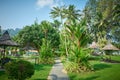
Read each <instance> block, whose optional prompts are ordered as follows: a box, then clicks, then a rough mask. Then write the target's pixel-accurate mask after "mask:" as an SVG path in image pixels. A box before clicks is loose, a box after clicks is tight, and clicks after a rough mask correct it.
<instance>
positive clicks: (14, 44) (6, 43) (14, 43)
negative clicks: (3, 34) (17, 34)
mask: <svg viewBox="0 0 120 80" xmlns="http://www.w3.org/2000/svg"><path fill="white" fill-rule="evenodd" d="M0 45H1V46H18V44H17V43H16V42H13V41H11V40H5V41H1V42H0Z"/></svg>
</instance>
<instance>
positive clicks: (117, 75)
mask: <svg viewBox="0 0 120 80" xmlns="http://www.w3.org/2000/svg"><path fill="white" fill-rule="evenodd" d="M112 59H114V60H119V61H120V56H112ZM90 63H91V64H92V66H93V67H94V69H95V70H94V71H92V72H82V73H77V74H76V73H69V72H68V75H69V77H70V80H120V63H106V62H100V61H95V60H94V61H90Z"/></svg>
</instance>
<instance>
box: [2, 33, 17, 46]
mask: <svg viewBox="0 0 120 80" xmlns="http://www.w3.org/2000/svg"><path fill="white" fill-rule="evenodd" d="M0 46H18V44H17V43H16V42H14V41H12V40H11V38H10V35H9V33H8V31H6V32H5V33H4V34H3V35H2V36H1V37H0Z"/></svg>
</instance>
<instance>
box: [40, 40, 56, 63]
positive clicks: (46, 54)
mask: <svg viewBox="0 0 120 80" xmlns="http://www.w3.org/2000/svg"><path fill="white" fill-rule="evenodd" d="M40 63H43V64H53V63H54V54H53V51H52V48H51V46H50V41H48V40H46V39H43V40H42V46H41V49H40Z"/></svg>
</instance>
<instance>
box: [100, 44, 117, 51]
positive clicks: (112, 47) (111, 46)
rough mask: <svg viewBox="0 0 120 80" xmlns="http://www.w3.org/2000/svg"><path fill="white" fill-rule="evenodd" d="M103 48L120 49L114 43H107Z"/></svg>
mask: <svg viewBox="0 0 120 80" xmlns="http://www.w3.org/2000/svg"><path fill="white" fill-rule="evenodd" d="M102 49H103V50H119V49H118V48H117V47H115V46H114V45H112V44H111V43H109V44H107V45H105V47H103V48H102Z"/></svg>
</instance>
